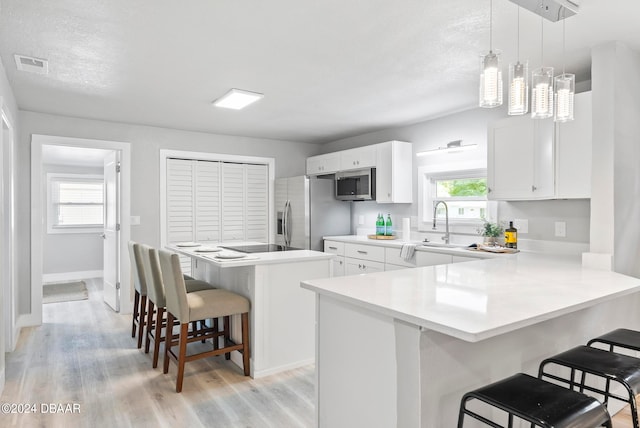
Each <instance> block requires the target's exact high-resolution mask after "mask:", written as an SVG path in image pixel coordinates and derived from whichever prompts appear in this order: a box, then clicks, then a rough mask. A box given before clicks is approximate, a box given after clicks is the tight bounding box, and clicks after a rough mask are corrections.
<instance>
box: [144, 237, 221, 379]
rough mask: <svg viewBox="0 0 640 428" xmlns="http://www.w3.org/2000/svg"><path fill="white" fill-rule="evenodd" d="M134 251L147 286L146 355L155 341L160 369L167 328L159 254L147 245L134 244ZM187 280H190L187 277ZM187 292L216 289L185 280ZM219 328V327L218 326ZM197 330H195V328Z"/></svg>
mask: <svg viewBox="0 0 640 428" xmlns="http://www.w3.org/2000/svg"><path fill="white" fill-rule="evenodd" d="M133 251H134V254H135V255H136V263H139V264H138V266H137V269H139V270H141V271H142V272H143V273H144V278H145V281H146V284H147V301H148V308H147V320H146V322H145V325H146V334H145V347H144V351H145V353H148V352H149V349H150V344H151V340H153V344H154V349H153V368H156V367H158V355H159V352H160V343H161V342H163V341H164V340H165V337H164V335H163V334H162V329H163V328H164V327H166V319H165V307H166V300H165V294H164V284H163V282H162V275H161V273H160V262H159V261H158V252H157V250H156V249H155V248H153V247H151V246H149V245H145V244H134V245H133ZM185 278H190V277H187V276H185ZM185 284H186V289H187V292H188V293H190V292H192V291H200V290H208V289H212V288H214V287H213V286H212V285H211V284H209V283H207V282H205V281H199V280H197V279H187V280H185ZM216 327H217V326H216ZM194 330H195V328H194Z"/></svg>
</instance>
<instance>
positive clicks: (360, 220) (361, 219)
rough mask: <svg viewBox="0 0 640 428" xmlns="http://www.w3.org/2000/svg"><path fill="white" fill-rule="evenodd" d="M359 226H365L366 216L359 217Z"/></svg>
mask: <svg viewBox="0 0 640 428" xmlns="http://www.w3.org/2000/svg"><path fill="white" fill-rule="evenodd" d="M358 224H359V225H363V224H364V216H363V215H361V216H358Z"/></svg>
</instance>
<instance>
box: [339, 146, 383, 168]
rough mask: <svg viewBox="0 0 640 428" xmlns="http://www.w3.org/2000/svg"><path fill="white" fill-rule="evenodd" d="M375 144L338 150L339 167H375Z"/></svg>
mask: <svg viewBox="0 0 640 428" xmlns="http://www.w3.org/2000/svg"><path fill="white" fill-rule="evenodd" d="M377 146H378V145H377V144H376V145H373V146H364V147H358V148H356V149H350V150H344V151H342V152H338V153H340V169H341V170H343V171H348V170H350V169H360V168H375V167H376V149H377Z"/></svg>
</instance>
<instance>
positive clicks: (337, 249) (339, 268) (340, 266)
mask: <svg viewBox="0 0 640 428" xmlns="http://www.w3.org/2000/svg"><path fill="white" fill-rule="evenodd" d="M324 252H325V253H331V254H335V255H334V256H333V259H332V266H333V268H332V271H333V275H332V276H344V274H345V261H344V242H338V241H324Z"/></svg>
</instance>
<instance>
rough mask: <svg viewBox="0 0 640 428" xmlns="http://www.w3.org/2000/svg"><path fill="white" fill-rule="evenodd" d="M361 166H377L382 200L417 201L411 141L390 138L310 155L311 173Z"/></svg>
mask: <svg viewBox="0 0 640 428" xmlns="http://www.w3.org/2000/svg"><path fill="white" fill-rule="evenodd" d="M360 168H376V201H377V202H378V203H404V204H410V203H412V202H413V176H412V173H413V149H412V146H411V143H407V142H404V141H387V142H385V143H379V144H373V145H370V146H364V147H358V148H355V149H349V150H343V151H339V152H333V153H327V154H325V155H318V156H312V157H310V158H307V175H323V174H332V173H335V172H337V171H348V170H353V169H360Z"/></svg>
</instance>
